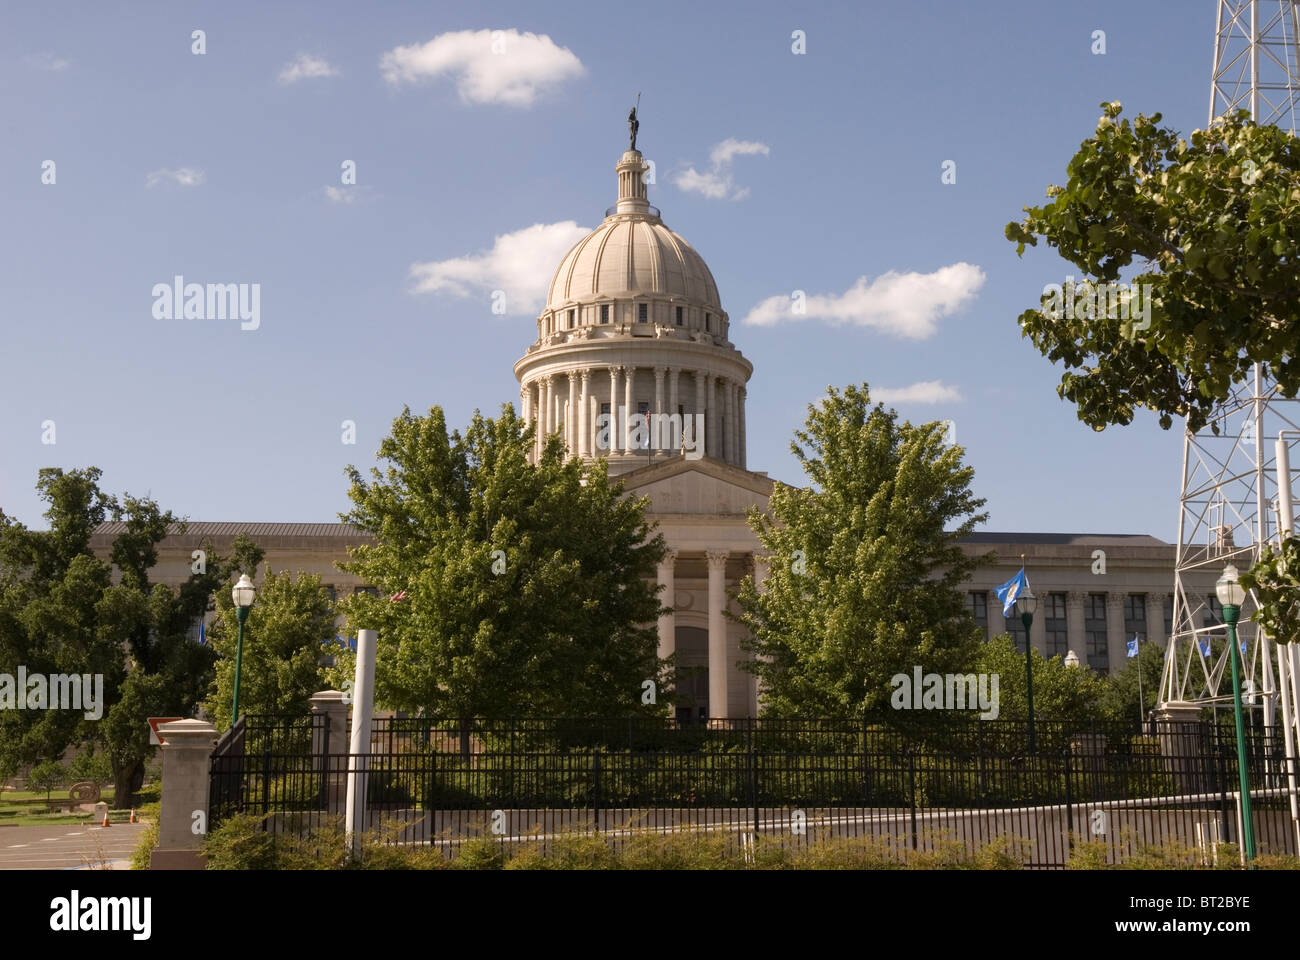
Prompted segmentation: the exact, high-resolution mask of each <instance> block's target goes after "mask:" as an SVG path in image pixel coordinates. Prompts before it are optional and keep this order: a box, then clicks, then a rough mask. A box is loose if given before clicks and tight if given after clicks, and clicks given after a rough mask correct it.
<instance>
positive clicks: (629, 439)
mask: <svg viewBox="0 0 1300 960" xmlns="http://www.w3.org/2000/svg"><path fill="white" fill-rule="evenodd" d="M645 169H647V165H646V163H645V160H644V158H643V157H642V155H641V153H640V151H638V150H636V149H630V150H628V151H626V152H625V153H624V154H623V155H622V157H620V158H619V160H618V163H617V164H616V166H615V173H616V176H617V184H618V198H617V202H616V203H615V204H614V206H612V207H610V208H609V209H608V210H606V214H605V218H604V220H603V222H602V223H601V224H600V226H598V227H597V228H596V229H595V230H593V231H592V232H591V233H590V234H589V235H588V236H587V237H585V238H584V239H582V240H581V241H579V242H578V243H577V244H576V245H575V246H574V247H573V248H572V249H571V250H570V251H569V252H568V254H566V255H565V257H564V259H563V260H562V261H561V262H560V265H559V267H558V268H557V270H556V272H555V275H554V278H553V279H552V281H551V285H550V288H549V291H548V295H547V301H546V305H545V307H544V308H543V309H542V312H541V314H540V315H539V317H538V318H537V338H536V340H535V341H534V342H533V343H532V344H531V345H529V346H528V347H527V349H526V350H525V353H524V355H523V357H522V358H520V359H519V360H518V361H517V362H516V363H515V366H514V372H515V376H516V378H517V379H518V380H519V383H520V405H521V408H522V416H523V417H524V418H525V419H527V420H529V421H532V422H533V423H535V425H536V427H537V431H536V433H537V444H538V447H537V450H536V451H534V454H536V452H537V451H540V448H541V444H542V443H543V442H544V439H545V438H546V437H548V436H551V435H554V434H558V435H559V436H560V438H561V440H562V442H563V443H564V445H565V448H566V450H567V452H568V454H569V455H570V456H573V457H582V458H587V459H593V458H597V457H603V458H605V459H606V460H607V461H608V464H609V470H610V473H611V474H614V475H617V476H619V478H620V479H621V480H622V482H623V483H624V485H625V487H626V489H627V492H628V493H629V495H636V496H644V497H647V498H648V500H649V503H650V506H649V511H648V513H649V516H650V519H652V520H653V521H655V522H656V523H657V524H658V527H659V530H660V531H661V532H662V533H663V535H664V538H665V540H666V541H667V544H668V548H669V549H668V553H667V556H666V557H665V559H664V561H663V563H662V564H660V566H659V570H658V582H659V585H660V588H661V599H662V603H663V605H664V606H665V607H667V608H669V610H670V611H671V612H669V613H666V614H664V616H663V617H661V618H660V620H659V623H658V635H659V653H660V656H668V655H670V654H676V656H677V662H678V667H679V673H678V690H679V693H680V694H681V695H682V696H683V698H684V703H683V704H682V705H681V706H680V707H679V708H678V712H679V716H682V717H683V718H686V717H689V718H691V719H695V718H703V717H708V718H726V717H745V716H753V715H755V714H756V713H757V712H758V709H759V698H758V690H757V686H756V683H755V679H754V677H753V675H752V674H750V673H748V672H747V671H745V670H743V669H741V668H740V666H739V664H740V663H741V662H742V660H743V658H744V656H745V655H744V653H743V651H742V649H741V641H742V639H743V637H744V628H743V627H741V626H740V625H739V624H737V623H735V622H733V621H732V620H731V619H730V617H728V616H727V614H728V613H729V612H731V613H735V612H738V610H737V608H736V606H735V603H734V601H733V599H732V597H733V595H734V592H735V589H736V586H737V584H738V582H739V581H740V580H741V579H742V578H743V577H744V576H746V575H747V574H749V573H750V572H756V574H757V575H758V577H759V578H760V579H761V578H762V576H763V572H764V571H763V563H764V558H763V556H762V551H761V548H760V545H759V543H758V540H757V538H756V537H755V535H754V533H753V531H752V530H751V529H750V527H749V524H748V522H747V519H746V515H747V513H748V511H749V510H750V509H751V508H757V509H759V510H765V509H766V508H767V504H768V498H769V496H770V495H771V493H772V489H773V481H772V480H771V479H769V478H768V476H767V474H766V473H762V472H756V471H752V470H749V469H748V467H747V455H746V426H745V400H746V384H747V383H748V381H749V378H750V375H751V374H752V372H753V366H752V364H751V363H750V362H749V361H748V360H746V359H745V357H744V356H743V355H742V354H741V352H740V351H739V349H737V347H736V346H735V345H734V344H733V343H732V342H731V339H730V322H729V319H728V315H727V313H726V311H725V310H724V309H723V306H722V301H721V297H720V296H719V293H718V288H717V284H716V283H715V282H714V279H713V275H712V273H711V272H710V271H709V268H708V265H707V264H706V263H705V262H704V260H703V258H702V257H701V256H700V255H699V254H698V253H696V252H695V250H694V249H693V248H692V247H691V246H690V244H688V243H687V242H686V241H685V240H684V239H683V238H682V237H680V236H678V235H677V234H676V233H674V232H673V231H672V230H670V229H669V228H668V227H667V225H666V224H665V223H664V221H663V219H662V218H661V217H660V214H659V211H658V210H657V209H655V208H654V207H652V206H651V205H650V203H649V201H648V198H647V195H646V187H645V183H644V182H643V180H642V172H643V171H644V170H645ZM116 532H118V525H115V524H106V525H104V526H103V527H101V528H100V529H99V530H98V531H97V532H96V535H95V548H96V552H97V553H99V554H100V555H101V556H107V555H108V551H109V547H110V546H111V543H112V538H113V536H114V535H115V533H116ZM240 532H244V533H247V534H248V535H249V536H250V537H252V538H253V539H254V540H255V541H256V542H257V543H258V544H259V545H260V546H261V547H262V548H263V549H264V550H265V551H266V557H267V562H269V563H270V565H271V566H272V567H273V568H274V569H276V570H281V569H289V570H299V571H304V572H308V573H315V574H320V576H321V578H322V582H323V583H325V584H327V585H328V586H329V589H330V591H331V594H332V595H333V596H335V597H342V596H344V595H346V594H348V593H352V592H355V591H359V590H370V589H373V588H372V587H370V585H368V584H363V583H360V582H357V581H356V579H355V578H354V577H352V576H351V575H349V574H345V573H342V572H341V571H339V570H338V568H337V566H336V564H337V563H338V562H339V561H340V560H343V559H345V558H346V556H347V549H348V547H350V546H355V545H358V544H361V543H364V542H366V540H367V535H366V534H365V533H364V532H363V531H360V530H357V529H355V528H352V527H349V526H348V525H346V524H339V523H304V524H280V523H273V524H258V523H251V524H240V523H203V522H199V523H191V524H190V525H189V527H188V530H187V532H186V533H185V534H183V535H179V534H173V535H172V536H169V537H168V538H167V539H166V541H165V542H164V543H163V544H162V545H161V546H160V550H159V564H158V567H157V569H156V575H157V577H158V579H159V581H160V582H163V583H170V584H173V585H176V584H179V583H181V582H183V581H184V580H185V579H186V578H187V577H188V576H189V575H190V565H191V563H192V562H193V560H194V551H196V550H198V549H199V548H200V545H201V543H202V542H203V541H204V539H210V540H211V541H212V543H213V545H214V547H215V548H216V549H217V550H218V551H220V552H222V553H225V554H227V555H228V554H229V550H230V544H231V541H233V539H234V537H235V536H236V535H237V534H238V533H240ZM962 548H963V550H965V551H966V552H967V553H968V554H971V555H984V554H991V555H992V563H991V564H990V565H988V566H986V567H983V568H982V569H980V570H979V571H978V572H977V573H976V574H975V575H974V577H973V578H972V580H971V582H970V583H969V584H967V585H966V592H967V600H968V603H969V604H970V609H971V613H972V615H973V616H974V617H975V620H976V622H977V623H979V624H980V625H981V626H983V627H984V628H985V630H986V631H987V633H988V635H990V636H995V635H997V634H1000V633H1003V632H1011V633H1012V634H1013V636H1015V637H1016V638H1017V640H1018V643H1019V646H1020V649H1022V650H1023V649H1024V629H1023V626H1022V625H1021V624H1020V622H1019V621H1018V619H1016V618H1014V617H1013V618H1010V619H1009V621H1004V618H1003V616H1002V611H1001V608H1000V606H999V605H998V603H997V601H996V597H995V595H994V593H993V590H994V588H995V587H996V586H997V585H999V584H1001V583H1003V582H1005V581H1006V580H1008V579H1009V578H1010V577H1011V576H1013V575H1014V574H1015V572H1016V571H1017V570H1019V569H1020V567H1021V565H1022V562H1023V564H1024V566H1025V567H1026V568H1027V571H1028V574H1029V579H1030V583H1031V586H1032V588H1033V590H1034V592H1035V594H1036V595H1037V596H1038V598H1039V607H1038V614H1037V615H1036V616H1035V618H1034V621H1033V625H1032V627H1031V629H1030V637H1029V641H1030V642H1031V643H1032V644H1033V645H1034V647H1035V648H1036V649H1037V650H1039V651H1040V652H1041V653H1042V654H1043V655H1044V656H1054V655H1064V654H1066V653H1067V652H1069V651H1074V653H1075V654H1076V655H1077V656H1078V658H1079V660H1080V662H1081V663H1083V664H1087V665H1088V666H1090V667H1092V668H1093V669H1095V670H1098V671H1111V670H1116V669H1119V668H1120V667H1121V666H1122V665H1123V663H1124V660H1125V656H1126V642H1127V641H1128V640H1131V639H1132V638H1133V637H1134V636H1138V637H1140V639H1141V642H1149V643H1159V644H1161V645H1162V646H1163V643H1164V639H1165V638H1166V637H1167V636H1168V635H1169V632H1170V626H1171V624H1170V621H1171V619H1172V597H1171V590H1172V584H1173V571H1174V560H1175V557H1174V552H1175V548H1174V547H1173V545H1171V544H1168V543H1165V542H1163V541H1160V540H1157V539H1155V538H1154V537H1147V536H1122V535H1116V536H1100V535H1082V534H1015V533H982V534H977V535H975V536H973V537H971V538H969V539H968V540H966V541H963V544H962ZM1022 558H1023V560H1022ZM1205 592H1206V593H1209V594H1212V593H1213V581H1212V579H1211V580H1207V582H1206V585H1205ZM1216 609H1217V607H1216Z"/></svg>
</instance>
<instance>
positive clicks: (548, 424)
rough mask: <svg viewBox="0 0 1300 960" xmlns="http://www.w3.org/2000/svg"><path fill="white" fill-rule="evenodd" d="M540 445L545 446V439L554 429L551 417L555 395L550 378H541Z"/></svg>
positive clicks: (552, 380)
mask: <svg viewBox="0 0 1300 960" xmlns="http://www.w3.org/2000/svg"><path fill="white" fill-rule="evenodd" d="M542 393H543V400H542V444H543V446H545V443H546V438H547V437H549V436H550V435H551V432H552V431H553V430H554V429H555V421H554V419H552V416H553V414H554V411H555V402H554V400H553V399H552V396H553V394H554V393H555V387H554V378H553V377H551V376H549V375H548V376H545V377H542Z"/></svg>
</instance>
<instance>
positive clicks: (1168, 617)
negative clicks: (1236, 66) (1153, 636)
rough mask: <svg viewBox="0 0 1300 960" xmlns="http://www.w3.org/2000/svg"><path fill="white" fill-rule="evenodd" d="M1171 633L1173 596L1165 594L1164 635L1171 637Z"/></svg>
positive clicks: (1172, 630)
mask: <svg viewBox="0 0 1300 960" xmlns="http://www.w3.org/2000/svg"><path fill="white" fill-rule="evenodd" d="M1173 635H1174V598H1173V597H1172V596H1167V597H1165V636H1166V637H1172V636H1173Z"/></svg>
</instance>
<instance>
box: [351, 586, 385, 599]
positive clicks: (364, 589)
mask: <svg viewBox="0 0 1300 960" xmlns="http://www.w3.org/2000/svg"><path fill="white" fill-rule="evenodd" d="M358 593H368V594H370V595H371V596H372V597H377V596H379V588H378V587H353V588H352V595H353V596H356V595H357V594H358Z"/></svg>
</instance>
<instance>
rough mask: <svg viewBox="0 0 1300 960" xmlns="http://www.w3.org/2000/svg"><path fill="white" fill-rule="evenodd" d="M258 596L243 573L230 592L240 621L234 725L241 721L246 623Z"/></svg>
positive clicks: (236, 647)
mask: <svg viewBox="0 0 1300 960" xmlns="http://www.w3.org/2000/svg"><path fill="white" fill-rule="evenodd" d="M256 595H257V591H256V590H255V589H254V588H253V581H252V580H249V579H248V574H246V573H241V574H240V575H239V582H238V583H236V584H235V588H234V589H233V590H231V591H230V596H231V599H233V600H234V601H235V619H237V620H238V621H239V639H238V640H237V641H236V642H235V702H234V705H233V706H232V707H231V708H230V722H231V723H232V724H233V723H234V722H235V721H236V720H238V719H239V673H240V670H241V669H242V668H243V666H244V622H245V621H246V620H247V619H248V611H249V610H251V609H252V607H253V598H254V597H255V596H256Z"/></svg>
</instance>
